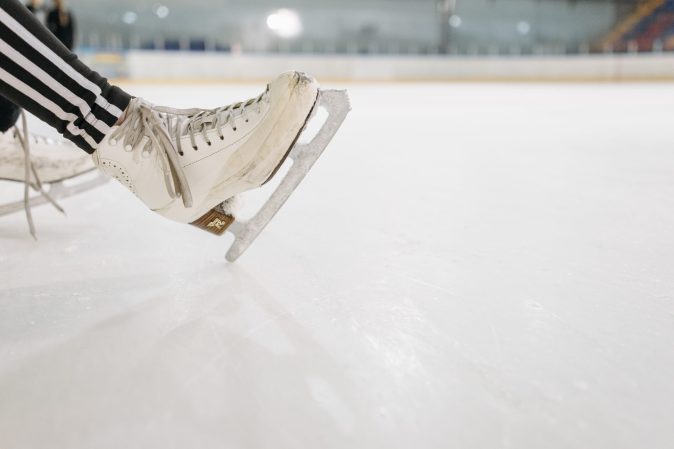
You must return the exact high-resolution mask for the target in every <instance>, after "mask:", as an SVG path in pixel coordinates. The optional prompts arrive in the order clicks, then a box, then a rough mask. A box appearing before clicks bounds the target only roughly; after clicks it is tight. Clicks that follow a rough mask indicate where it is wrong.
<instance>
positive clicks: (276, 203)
mask: <svg viewBox="0 0 674 449" xmlns="http://www.w3.org/2000/svg"><path fill="white" fill-rule="evenodd" d="M319 108H324V109H325V110H326V111H327V113H328V117H327V119H326V120H325V123H324V124H323V126H322V127H321V129H320V130H319V131H318V132H317V133H316V135H315V136H314V138H313V139H312V140H311V141H310V142H307V143H296V144H295V145H294V147H293V148H292V149H291V150H290V152H289V154H288V158H289V159H291V160H292V163H293V164H292V166H291V167H290V169H289V170H288V173H287V174H286V175H285V177H284V178H283V179H282V180H281V183H280V184H279V185H278V187H277V188H276V190H274V192H273V193H272V194H271V196H270V197H269V199H268V200H267V201H266V202H265V204H264V205H263V206H262V207H261V208H260V210H259V211H258V212H257V213H256V214H255V215H254V216H253V217H252V218H250V219H248V220H246V221H239V220H236V221H233V222H232V223H230V225H228V227H227V231H229V232H231V233H232V234H233V235H234V243H232V246H231V247H230V248H229V250H228V251H227V254H226V256H225V258H226V259H227V260H228V261H229V262H234V261H235V260H236V259H238V258H239V257H240V256H241V254H243V253H244V251H246V249H248V247H249V246H250V245H251V244H252V243H253V242H254V241H255V239H257V237H258V235H260V232H262V230H263V229H264V228H265V227H266V226H267V224H268V223H269V222H270V221H271V219H272V218H274V215H276V213H277V212H278V210H279V209H280V208H281V207H282V206H283V204H285V202H286V201H287V200H288V198H289V197H290V195H291V194H292V193H293V191H294V190H295V189H296V188H297V186H298V185H299V184H300V183H301V182H302V180H303V179H304V177H305V176H306V174H307V173H308V172H309V170H310V169H311V167H312V166H313V165H314V163H315V162H316V160H317V159H318V158H319V157H320V156H321V154H322V153H323V151H324V150H325V148H326V147H327V146H328V144H329V143H330V140H332V138H333V137H334V135H335V133H337V130H338V129H339V127H340V126H341V125H342V123H343V122H344V119H345V118H346V115H347V114H348V113H349V111H350V110H351V106H350V104H349V97H348V95H347V93H346V91H344V90H319V92H318V98H317V100H316V104H315V107H314V112H315V111H316V110H318V109H319ZM310 120H311V119H310ZM202 218H203V217H202ZM215 218H217V217H215ZM207 225H208V224H207ZM211 232H212V231H211ZM223 232H224V231H223Z"/></svg>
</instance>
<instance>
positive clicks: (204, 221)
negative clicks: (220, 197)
mask: <svg viewBox="0 0 674 449" xmlns="http://www.w3.org/2000/svg"><path fill="white" fill-rule="evenodd" d="M232 223H234V217H232V216H231V215H227V214H223V213H222V212H220V211H218V210H215V209H211V210H210V211H208V212H206V213H205V214H204V215H203V216H202V217H201V218H199V219H198V220H197V221H194V222H192V223H191V224H193V225H194V226H196V227H197V228H199V229H203V230H204V231H207V232H210V233H211V234H215V235H222V234H223V233H224V232H225V231H226V230H227V228H228V227H229V225H231V224H232Z"/></svg>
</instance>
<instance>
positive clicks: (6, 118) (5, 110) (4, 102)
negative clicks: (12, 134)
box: [0, 97, 21, 133]
mask: <svg viewBox="0 0 674 449" xmlns="http://www.w3.org/2000/svg"><path fill="white" fill-rule="evenodd" d="M20 113H21V108H19V107H18V106H17V105H15V104H14V103H12V102H11V101H9V100H8V99H6V98H4V97H0V133H4V132H5V131H7V130H9V129H10V128H11V127H12V126H14V124H15V123H16V121H17V120H18V119H19V114H20Z"/></svg>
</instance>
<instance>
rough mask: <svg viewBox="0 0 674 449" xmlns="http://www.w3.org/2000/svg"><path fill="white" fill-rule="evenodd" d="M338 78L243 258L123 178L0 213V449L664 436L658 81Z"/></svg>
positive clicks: (662, 153) (135, 88)
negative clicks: (283, 191)
mask: <svg viewBox="0 0 674 449" xmlns="http://www.w3.org/2000/svg"><path fill="white" fill-rule="evenodd" d="M332 87H339V86H332ZM346 87H348V89H349V90H350V93H351V98H352V104H353V112H352V113H351V115H350V116H349V117H348V118H347V121H346V123H345V124H344V126H343V128H342V130H341V131H340V132H339V134H338V135H337V137H336V138H335V139H334V141H333V142H332V145H331V146H330V147H329V148H328V149H327V150H326V152H325V154H324V155H323V157H322V158H321V159H320V160H319V162H318V163H317V164H316V166H315V168H314V170H313V171H312V172H311V173H310V174H309V176H308V177H307V179H306V180H305V182H304V183H303V184H302V185H301V186H300V188H299V189H298V190H297V191H296V193H295V194H294V196H293V197H291V199H290V201H289V202H288V204H287V205H286V206H285V207H284V208H283V209H282V210H281V212H280V213H279V214H278V216H277V217H276V219H275V220H274V221H273V222H272V223H271V224H270V226H269V228H268V229H267V230H266V231H265V232H264V233H263V235H262V236H261V237H260V238H259V240H258V241H257V242H256V243H255V244H254V245H253V246H252V247H251V249H250V250H249V251H248V252H247V253H246V254H244V256H243V257H242V258H241V259H239V261H238V262H237V263H235V264H228V263H226V262H225V261H224V253H225V250H226V248H227V246H228V245H229V243H230V242H231V239H230V238H216V237H213V236H211V235H208V234H206V233H203V232H201V231H199V230H197V229H196V228H193V227H190V226H184V225H179V224H174V223H171V222H168V221H165V220H163V219H162V218H160V217H158V216H155V215H153V214H152V213H151V212H148V211H146V210H145V209H144V207H143V205H142V204H140V203H139V201H138V200H136V199H135V198H134V197H133V196H132V195H130V194H129V193H127V192H126V191H125V190H124V189H123V188H122V187H120V186H118V185H114V184H112V183H109V184H108V185H106V186H104V187H102V188H100V189H99V190H96V191H92V192H89V193H87V194H84V195H81V196H79V197H76V198H73V199H69V200H66V201H63V206H65V208H66V210H67V213H68V216H67V217H63V216H61V215H59V214H58V213H57V212H55V211H54V210H52V209H51V208H50V207H48V206H43V207H40V208H38V209H35V210H34V213H35V221H36V224H37V230H38V237H39V241H37V242H34V241H33V240H32V239H31V238H30V236H29V234H28V229H27V226H26V224H25V219H24V217H23V215H22V214H16V215H13V216H9V217H2V218H0V447H2V448H8V449H23V448H40V449H42V448H49V449H55V448H64V449H65V448H68V449H80V448H81V449H94V448H95V449H108V448H109V449H117V448H143V449H151V448H157V449H171V448H198V449H210V448H255V449H257V448H259V449H267V448H273V449H284V448H303V449H310V448H311V449H315V448H321V449H326V448H387V449H389V448H424V449H426V448H460V449H467V448H496V447H500V448H515V449H519V448H531V449H539V448H546V449H556V448H579V449H580V448H592V449H598V448H606V449H621V448H640V449H641V448H649V449H658V448H663V449H664V448H671V447H672V446H673V445H674V426H673V425H672V411H673V409H672V407H673V404H674V381H673V379H674V132H672V130H673V129H674V128H673V126H674V125H673V123H674V122H673V121H672V120H673V118H674V116H673V114H672V105H674V85H672V84H623V85H612V84H598V85H594V84H592V85H590V84H567V85H555V84H540V85H527V84H513V85H507V84H506V85H497V84H426V85H414V84H401V85H396V84H384V85H374V84H373V85H348V86H346ZM260 88H261V86H259V85H234V86H232V85H230V86H226V85H220V86H209V85H199V86H186V85H183V86H166V85H163V86H161V85H128V86H127V89H128V90H130V91H131V92H132V93H135V94H138V95H142V96H145V97H147V98H149V99H150V100H151V101H153V102H155V103H158V104H168V105H175V106H193V105H200V106H215V105H218V104H220V103H226V102H230V101H233V100H236V99H241V98H246V97H249V96H252V95H254V94H256V93H257V91H258V90H259V89H260ZM6 187H7V184H6V183H5V184H2V188H3V189H4V192H5V195H4V196H5V197H6V196H7V195H8V194H7V193H6V192H10V191H12V188H9V190H7V188H6ZM15 192H16V193H18V192H19V191H18V190H15Z"/></svg>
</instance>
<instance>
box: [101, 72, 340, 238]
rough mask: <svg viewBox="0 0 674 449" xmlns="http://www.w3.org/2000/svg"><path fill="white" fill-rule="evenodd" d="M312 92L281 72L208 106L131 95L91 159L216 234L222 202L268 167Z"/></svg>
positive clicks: (296, 127)
mask: <svg viewBox="0 0 674 449" xmlns="http://www.w3.org/2000/svg"><path fill="white" fill-rule="evenodd" d="M318 96H319V89H318V83H317V82H316V81H315V80H314V79H313V78H310V77H308V76H307V75H305V74H303V73H299V72H288V73H284V74H282V75H281V76H279V77H278V78H276V79H275V80H274V81H272V82H271V83H270V84H269V85H268V86H267V89H266V90H265V91H264V92H263V93H262V94H260V95H259V96H258V97H256V98H253V99H250V100H248V101H245V102H241V103H235V104H231V105H228V106H223V107H219V108H216V109H209V110H205V109H173V108H167V107H161V106H154V105H152V104H149V103H148V102H146V101H144V100H142V99H140V98H134V99H133V100H132V101H131V103H130V104H129V106H128V108H127V110H126V112H125V115H124V117H123V119H122V122H121V124H120V125H119V126H116V127H113V128H112V131H111V132H110V133H109V134H108V135H107V136H106V138H105V139H104V140H103V142H101V144H100V145H99V147H98V149H97V150H96V152H95V153H94V162H95V163H96V165H97V166H98V167H99V168H100V169H101V170H103V171H104V172H106V173H108V174H109V175H110V176H112V177H113V178H115V179H117V180H118V181H119V182H120V183H122V184H123V185H125V186H126V187H127V188H128V189H129V190H130V191H131V192H133V193H134V194H135V195H136V196H137V197H138V198H140V199H141V200H142V201H143V202H144V203H145V204H146V205H147V206H148V207H149V208H150V209H151V210H153V211H155V212H157V213H158V214H160V215H162V216H164V217H166V218H169V219H171V220H175V221H178V222H181V223H191V224H194V225H196V226H198V227H200V228H201V229H204V230H207V231H209V232H212V233H215V234H218V235H219V234H222V233H223V232H225V230H226V229H227V228H228V227H229V226H230V225H231V224H232V222H234V218H233V217H232V216H231V215H230V214H229V213H227V212H226V211H225V210H224V209H223V208H222V206H221V205H222V203H223V202H225V201H226V200H228V199H231V198H233V197H234V196H235V195H237V194H239V193H241V192H244V191H246V190H249V189H253V188H256V187H259V186H261V185H263V184H264V183H265V182H266V181H268V180H269V179H270V178H271V177H272V176H273V175H274V174H275V173H276V170H277V169H278V168H279V167H280V165H281V164H282V163H283V161H284V159H285V158H286V156H288V154H289V152H290V150H291V149H292V148H293V146H294V143H295V141H296V140H297V138H298V136H299V135H300V133H301V132H302V130H303V129H304V126H305V124H306V123H307V121H308V119H309V117H310V115H311V112H312V110H313V109H314V106H315V105H316V102H317V98H318ZM340 123H341V122H340ZM316 157H317V156H316ZM312 163H313V162H312ZM309 167H310V164H309ZM307 170H308V167H307V168H306V169H305V170H304V172H306V171H307ZM293 188H294V187H293ZM278 207H280V205H278ZM278 207H277V208H278Z"/></svg>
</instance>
